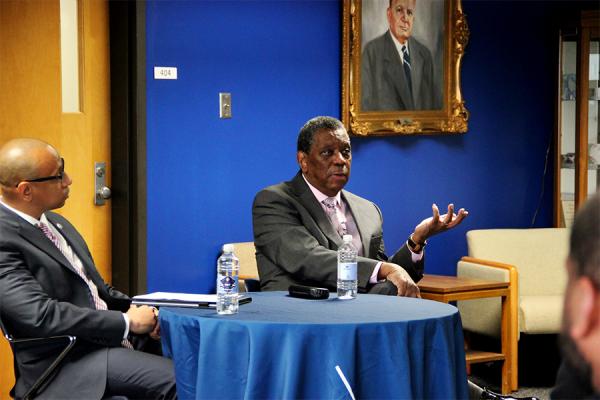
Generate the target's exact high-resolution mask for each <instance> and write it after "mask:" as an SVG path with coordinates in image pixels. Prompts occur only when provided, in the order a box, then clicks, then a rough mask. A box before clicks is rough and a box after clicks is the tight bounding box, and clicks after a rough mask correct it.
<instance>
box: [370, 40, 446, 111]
mask: <svg viewBox="0 0 600 400" xmlns="http://www.w3.org/2000/svg"><path fill="white" fill-rule="evenodd" d="M408 49H409V51H410V60H411V81H412V91H413V97H411V95H410V90H409V86H408V81H407V79H406V75H405V73H404V67H403V66H402V61H401V58H400V55H399V54H398V50H397V49H396V46H395V45H394V42H393V39H392V34H391V33H390V31H389V30H388V31H387V32H386V33H385V34H383V35H381V36H379V37H378V38H376V39H373V40H371V41H370V42H369V43H367V45H366V46H365V49H364V51H363V54H362V60H361V74H360V79H361V88H362V91H361V93H362V94H361V99H362V111H379V110H381V111H395V110H399V111H402V110H436V109H440V108H441V104H440V102H441V95H440V94H439V93H441V92H440V89H439V88H438V89H437V91H436V88H435V82H434V76H433V61H432V57H431V52H430V51H429V49H427V47H425V46H424V45H422V44H421V43H419V42H418V41H417V40H416V39H414V38H413V37H410V38H408Z"/></svg>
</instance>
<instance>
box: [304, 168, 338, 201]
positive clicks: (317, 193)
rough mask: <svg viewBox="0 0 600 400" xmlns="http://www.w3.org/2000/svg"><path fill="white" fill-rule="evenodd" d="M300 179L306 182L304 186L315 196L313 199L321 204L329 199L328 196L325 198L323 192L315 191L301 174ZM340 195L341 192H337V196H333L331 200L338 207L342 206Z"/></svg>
mask: <svg viewBox="0 0 600 400" xmlns="http://www.w3.org/2000/svg"><path fill="white" fill-rule="evenodd" d="M302 178H304V182H306V184H307V185H308V187H309V188H310V191H311V192H312V193H313V194H314V195H315V197H316V198H317V201H318V202H319V203H322V202H323V200H325V199H328V198H329V197H330V196H327V195H326V194H324V193H323V192H321V191H320V190H319V189H317V188H316V187H314V186H313V185H311V184H310V182H309V181H308V179H306V177H305V176H304V174H302ZM341 193H342V192H341V191H339V192H337V194H336V195H335V196H333V198H334V199H335V203H336V204H337V205H338V207H341V206H342V195H341Z"/></svg>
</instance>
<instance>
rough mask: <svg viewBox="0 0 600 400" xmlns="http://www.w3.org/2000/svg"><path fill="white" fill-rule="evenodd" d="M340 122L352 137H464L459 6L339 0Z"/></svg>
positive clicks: (465, 32)
mask: <svg viewBox="0 0 600 400" xmlns="http://www.w3.org/2000/svg"><path fill="white" fill-rule="evenodd" d="M342 37H343V38H342V41H343V43H342V46H343V49H342V120H343V122H344V124H345V125H346V127H347V129H348V132H350V133H352V134H354V135H360V136H369V135H380V136H381V135H415V134H436V133H448V134H453V133H464V132H466V131H467V122H468V120H469V112H468V111H467V109H466V107H465V102H464V100H463V98H462V94H461V91H460V66H461V61H462V57H463V55H464V51H465V46H466V45H467V42H468V39H469V29H468V26H467V22H466V18H465V15H464V14H463V12H462V4H461V1H460V0H344V1H343V34H342Z"/></svg>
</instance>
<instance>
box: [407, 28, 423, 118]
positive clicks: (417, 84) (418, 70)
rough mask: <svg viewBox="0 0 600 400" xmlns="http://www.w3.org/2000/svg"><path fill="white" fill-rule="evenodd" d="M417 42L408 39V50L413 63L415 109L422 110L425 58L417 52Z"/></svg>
mask: <svg viewBox="0 0 600 400" xmlns="http://www.w3.org/2000/svg"><path fill="white" fill-rule="evenodd" d="M414 43H415V40H414V39H413V38H412V37H410V38H408V49H409V51H410V58H411V62H412V69H411V76H412V83H413V96H414V100H415V103H414V106H415V107H414V108H416V109H420V108H421V107H420V106H421V96H420V93H421V84H422V79H423V57H422V53H421V52H420V51H417V47H416V45H415V44H414Z"/></svg>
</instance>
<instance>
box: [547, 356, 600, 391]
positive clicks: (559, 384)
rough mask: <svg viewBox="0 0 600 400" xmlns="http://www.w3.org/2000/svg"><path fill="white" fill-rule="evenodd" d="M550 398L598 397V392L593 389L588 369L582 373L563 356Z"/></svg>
mask: <svg viewBox="0 0 600 400" xmlns="http://www.w3.org/2000/svg"><path fill="white" fill-rule="evenodd" d="M550 398H551V399H552V400H562V399H565V400H566V399H569V400H570V399H600V393H598V392H595V391H594V387H593V386H592V382H591V376H590V371H587V372H585V373H584V372H582V371H580V370H578V369H577V368H575V367H574V366H573V365H571V363H570V362H569V360H568V359H567V358H563V362H562V363H561V364H560V368H559V369H558V373H557V375H556V383H555V384H554V388H553V389H552V392H551V393H550Z"/></svg>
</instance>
